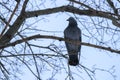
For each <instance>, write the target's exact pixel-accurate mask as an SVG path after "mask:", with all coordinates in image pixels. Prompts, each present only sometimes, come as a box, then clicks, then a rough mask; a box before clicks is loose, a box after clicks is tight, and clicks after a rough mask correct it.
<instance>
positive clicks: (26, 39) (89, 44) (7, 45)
mask: <svg viewBox="0 0 120 80" xmlns="http://www.w3.org/2000/svg"><path fill="white" fill-rule="evenodd" d="M38 38H44V39H55V40H59V41H66V42H69V43H72V44H76V45H80V44H81V45H84V46H89V47H93V48H98V49H103V50H106V51H110V52H114V53H118V54H120V51H119V50H114V49H111V48H110V47H104V46H99V45H95V44H91V43H85V42H81V43H80V42H79V41H77V42H76V41H74V40H67V39H64V38H62V37H56V36H48V35H39V34H38V35H33V36H30V37H27V38H24V39H21V40H17V41H15V42H13V43H9V44H6V45H2V46H0V49H3V48H6V47H10V46H15V45H17V44H20V43H23V42H26V41H29V40H33V39H38Z"/></svg>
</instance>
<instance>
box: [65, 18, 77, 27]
mask: <svg viewBox="0 0 120 80" xmlns="http://www.w3.org/2000/svg"><path fill="white" fill-rule="evenodd" d="M67 21H69V24H74V25H77V22H76V20H75V19H74V18H73V17H70V18H68V19H67Z"/></svg>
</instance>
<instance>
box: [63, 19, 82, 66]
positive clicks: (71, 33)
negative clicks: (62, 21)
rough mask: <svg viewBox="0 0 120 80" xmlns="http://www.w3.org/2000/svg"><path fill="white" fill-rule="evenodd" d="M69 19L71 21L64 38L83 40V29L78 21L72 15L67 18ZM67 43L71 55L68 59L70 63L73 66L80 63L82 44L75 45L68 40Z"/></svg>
mask: <svg viewBox="0 0 120 80" xmlns="http://www.w3.org/2000/svg"><path fill="white" fill-rule="evenodd" d="M67 21H69V24H68V26H67V28H66V29H65V30H64V38H65V39H70V40H75V41H80V42H81V30H80V29H79V28H78V26H77V21H76V20H75V19H74V18H73V17H70V18H69V19H67ZM65 45H66V48H67V52H68V55H69V61H68V63H69V65H71V66H76V65H78V64H79V59H78V57H79V55H80V51H81V45H75V44H72V43H68V42H65Z"/></svg>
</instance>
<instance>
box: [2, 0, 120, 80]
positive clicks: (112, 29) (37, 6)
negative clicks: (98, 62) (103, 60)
mask: <svg viewBox="0 0 120 80" xmlns="http://www.w3.org/2000/svg"><path fill="white" fill-rule="evenodd" d="M60 1H64V2H63V3H62V2H61V3H60ZM119 5H120V1H119V0H114V1H113V0H1V1H0V49H1V50H0V79H1V80H16V79H17V80H18V79H20V78H19V74H22V73H24V69H23V68H25V69H27V70H29V71H30V72H31V73H32V74H33V75H34V76H35V77H36V79H37V80H44V79H48V80H54V79H55V80H56V79H59V78H56V77H57V76H58V75H61V76H62V75H63V73H64V75H63V78H62V79H65V80H76V78H77V79H78V78H80V79H81V80H86V78H85V77H83V76H82V75H81V74H87V76H88V79H90V80H97V79H96V77H95V76H94V75H95V73H96V71H97V70H99V71H105V72H107V73H109V74H110V75H111V76H112V77H113V79H116V77H115V75H114V74H113V73H114V71H113V72H111V71H110V70H114V66H112V67H111V68H110V69H108V70H106V69H102V68H96V67H95V66H93V68H92V69H91V68H89V67H86V66H85V65H84V64H82V63H80V65H78V66H76V67H72V69H71V67H70V66H69V65H68V63H67V60H68V55H67V53H66V48H65V45H64V41H66V42H69V43H72V44H75V41H73V40H66V39H64V38H63V36H62V35H61V36H58V35H56V34H62V33H63V32H62V31H55V30H52V31H51V30H48V29H49V26H48V29H46V30H43V29H41V28H42V24H45V23H46V22H47V21H49V20H48V19H47V16H52V17H55V16H60V15H62V14H65V15H67V16H70V15H71V16H74V17H75V18H76V20H77V22H78V24H79V26H80V28H81V30H82V37H83V39H84V40H83V41H82V42H81V43H80V42H77V44H76V45H80V44H81V45H82V46H87V47H89V48H90V47H92V48H95V50H96V49H99V50H104V54H106V52H110V54H115V53H116V54H118V55H119V54H120V50H119V49H120V47H119V43H120V10H119V9H120V6H119ZM51 14H52V15H51ZM51 21H52V20H51ZM58 23H59V22H58ZM63 23H64V22H63ZM50 26H54V24H51V25H50ZM58 27H59V25H58V26H55V28H58ZM65 27H66V26H65ZM81 53H82V52H81ZM21 71H22V72H21ZM44 73H45V74H46V73H47V74H46V75H44ZM43 75H44V76H46V78H45V77H44V76H43Z"/></svg>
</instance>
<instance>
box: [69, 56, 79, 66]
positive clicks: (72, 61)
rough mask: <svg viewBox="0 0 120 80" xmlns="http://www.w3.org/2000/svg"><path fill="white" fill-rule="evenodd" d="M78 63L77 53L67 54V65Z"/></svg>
mask: <svg viewBox="0 0 120 80" xmlns="http://www.w3.org/2000/svg"><path fill="white" fill-rule="evenodd" d="M78 64H79V60H78V55H77V54H72V55H69V65H71V66H76V65H78Z"/></svg>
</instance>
